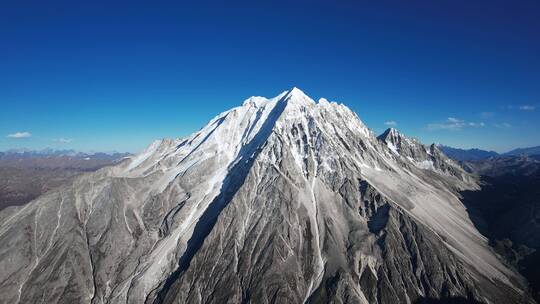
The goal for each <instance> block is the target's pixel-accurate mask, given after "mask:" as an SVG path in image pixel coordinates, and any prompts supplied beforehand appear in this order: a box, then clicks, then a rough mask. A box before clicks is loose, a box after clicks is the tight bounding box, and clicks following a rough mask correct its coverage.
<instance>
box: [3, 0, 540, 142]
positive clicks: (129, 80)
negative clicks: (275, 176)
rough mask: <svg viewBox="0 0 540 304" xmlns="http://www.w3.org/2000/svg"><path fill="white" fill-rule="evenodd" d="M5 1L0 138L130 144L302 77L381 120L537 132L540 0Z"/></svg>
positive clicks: (507, 134) (194, 125)
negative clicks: (370, 1)
mask: <svg viewBox="0 0 540 304" xmlns="http://www.w3.org/2000/svg"><path fill="white" fill-rule="evenodd" d="M11 2H12V3H3V4H2V9H1V10H0V150H6V149H10V148H20V147H26V148H31V149H39V148H44V147H53V148H62V149H63V148H73V149H77V150H83V151H87V150H106V151H109V150H118V151H131V152H135V151H138V150H141V149H143V148H144V147H145V146H146V145H147V144H149V143H150V142H151V141H152V140H153V139H155V138H163V137H181V136H185V135H188V134H190V133H192V132H193V131H196V130H197V129H199V128H200V127H202V126H203V125H204V124H205V123H206V122H207V121H208V120H210V119H211V118H212V117H214V116H215V115H216V114H218V113H220V112H222V111H224V110H227V109H229V108H231V107H233V106H236V105H239V104H241V102H242V101H243V100H244V99H245V98H247V97H249V96H251V95H262V96H269V97H271V96H275V95H277V94H278V93H280V92H281V91H284V90H286V89H288V88H290V87H292V86H297V87H299V88H300V89H302V90H303V91H304V92H306V93H307V94H308V95H310V96H311V97H313V98H314V99H318V98H320V97H325V98H327V99H330V100H335V101H338V102H342V103H344V104H346V105H348V106H349V107H350V108H352V109H353V110H354V111H355V112H357V113H358V115H359V116H360V117H361V118H362V119H363V120H364V122H365V123H366V124H367V125H368V126H369V127H370V128H372V129H373V130H374V131H375V132H382V131H384V129H385V128H386V127H387V126H388V125H394V126H395V127H396V128H398V129H400V130H401V131H403V132H404V133H406V134H408V135H411V136H415V137H418V138H419V139H421V140H422V141H423V142H425V143H431V142H440V143H444V144H448V145H452V146H456V147H480V148H485V149H494V150H497V151H506V150H509V149H512V148H514V147H524V146H534V145H540V132H539V130H540V114H539V112H540V56H539V54H540V2H538V1H377V2H378V4H373V3H371V4H370V3H367V2H362V1H350V2H347V1H286V2H280V1H249V2H247V1H246V2H227V5H224V4H219V3H217V2H208V1H197V3H196V4H187V3H179V2H178V1H177V2H175V3H173V2H164V1H152V2H148V1H146V2H124V3H122V2H115V3H113V4H112V3H110V1H109V3H107V2H97V1H96V2H94V1H86V2H81V3H75V2H77V1H66V2H58V1H36V2H29V1H11ZM385 123H386V124H385Z"/></svg>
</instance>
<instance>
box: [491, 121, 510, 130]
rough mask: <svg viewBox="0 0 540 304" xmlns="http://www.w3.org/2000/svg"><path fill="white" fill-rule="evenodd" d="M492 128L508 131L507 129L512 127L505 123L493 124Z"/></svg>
mask: <svg viewBox="0 0 540 304" xmlns="http://www.w3.org/2000/svg"><path fill="white" fill-rule="evenodd" d="M494 126H495V127H496V128H500V129H508V128H511V127H512V125H511V124H509V123H507V122H503V123H496V124H494Z"/></svg>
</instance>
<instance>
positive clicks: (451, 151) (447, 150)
mask: <svg viewBox="0 0 540 304" xmlns="http://www.w3.org/2000/svg"><path fill="white" fill-rule="evenodd" d="M438 147H439V149H441V150H442V151H443V152H444V154H446V155H447V156H448V157H450V158H452V159H454V160H457V161H475V160H484V159H487V158H490V157H499V156H533V155H540V146H536V147H530V148H518V149H514V150H511V151H508V152H506V153H502V154H500V153H497V152H495V151H486V150H481V149H476V148H475V149H459V148H453V147H449V146H445V145H438Z"/></svg>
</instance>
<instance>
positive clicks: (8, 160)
mask: <svg viewBox="0 0 540 304" xmlns="http://www.w3.org/2000/svg"><path fill="white" fill-rule="evenodd" d="M127 155H129V154H124V153H113V154H106V153H93V154H85V153H76V152H74V151H55V150H42V151H27V150H24V151H22V150H21V151H19V150H17V151H7V152H0V210H2V209H4V208H6V207H9V206H20V205H24V204H26V203H28V202H29V201H31V200H33V199H35V198H36V197H38V196H40V195H41V194H43V193H45V192H47V191H49V190H50V189H53V188H56V187H58V186H60V185H62V184H64V183H66V182H67V181H68V180H69V179H71V178H73V177H74V176H77V175H79V174H81V173H85V172H92V171H96V170H98V169H100V168H102V167H105V166H109V165H114V164H117V163H118V162H120V161H121V160H122V159H123V158H124V157H126V156H127Z"/></svg>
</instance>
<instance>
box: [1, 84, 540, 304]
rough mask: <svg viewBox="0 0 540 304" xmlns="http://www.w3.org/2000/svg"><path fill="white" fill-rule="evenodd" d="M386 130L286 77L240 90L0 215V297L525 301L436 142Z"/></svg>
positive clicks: (464, 176) (468, 184)
mask: <svg viewBox="0 0 540 304" xmlns="http://www.w3.org/2000/svg"><path fill="white" fill-rule="evenodd" d="M394 135H396V134H394ZM396 138H399V140H400V141H401V144H399V145H398V146H396V144H397V143H398V142H397V141H394V140H393V139H392V144H393V145H394V146H395V147H392V146H391V145H390V144H389V142H390V140H391V139H390V137H388V138H386V137H382V138H377V137H375V135H373V134H372V132H371V131H370V130H369V129H368V128H367V127H366V126H365V125H364V124H363V123H362V122H361V121H360V119H359V118H358V117H357V116H356V114H354V113H353V112H351V111H350V110H349V109H348V108H347V107H345V106H343V105H338V104H336V103H330V102H328V101H326V100H324V99H321V100H320V101H319V102H318V103H316V102H314V101H313V100H312V99H311V98H309V97H308V96H306V95H305V94H303V92H301V91H300V90H298V89H296V88H294V89H292V90H289V91H286V92H283V93H282V94H280V95H279V96H277V97H275V98H272V99H266V98H262V97H252V98H250V99H248V100H246V101H245V102H244V104H243V105H242V106H240V107H237V108H234V109H232V110H230V111H227V112H224V113H222V114H220V115H218V116H217V117H216V118H214V119H213V120H211V121H210V122H209V123H208V125H207V126H205V127H204V128H202V129H201V130H200V131H198V132H197V133H195V134H193V135H191V136H189V137H187V138H185V139H177V140H161V141H156V142H154V143H153V144H151V145H150V146H149V147H148V148H147V150H145V151H144V152H142V153H141V154H139V155H137V156H134V157H131V158H130V159H129V160H127V161H125V162H122V163H120V164H118V165H116V166H113V167H106V168H103V169H100V170H98V171H96V172H93V173H88V174H84V175H81V176H79V177H77V178H75V179H73V180H72V181H71V182H70V183H69V184H66V185H64V186H61V187H60V188H58V189H57V190H53V191H50V192H48V193H47V194H45V195H43V196H41V197H40V198H38V199H37V200H35V201H33V202H32V203H30V204H27V205H25V206H24V207H19V208H8V209H5V210H4V211H2V212H0V223H1V224H0V243H1V244H10V245H11V246H6V247H4V249H2V251H1V252H0V269H3V271H2V272H0V298H2V299H3V300H5V301H6V302H13V303H34V302H39V301H44V302H47V303H73V302H76V303H345V302H346V303H417V302H418V303H422V301H431V300H443V301H451V300H452V299H464V300H467V301H478V302H486V303H487V302H489V303H524V302H525V303H526V302H528V301H530V299H528V298H527V295H526V294H525V293H524V292H523V289H524V283H523V280H522V278H521V277H520V276H519V275H518V274H517V273H515V272H514V271H512V270H511V269H509V268H508V267H506V266H505V265H504V264H502V263H501V262H500V261H499V259H498V258H497V256H496V255H495V254H494V253H493V252H492V250H491V249H490V247H489V245H488V242H487V240H486V239H485V238H484V237H483V236H482V235H481V234H480V233H479V232H478V230H477V229H476V228H475V227H474V225H473V222H472V221H471V220H470V218H469V216H468V214H467V211H466V208H465V206H464V205H463V203H462V202H461V201H460V200H459V197H458V195H459V193H458V192H459V191H466V190H477V189H479V187H478V184H477V182H476V180H475V179H474V178H473V177H472V176H471V175H469V174H468V173H466V172H465V171H464V170H463V169H461V167H459V166H458V165H457V164H456V163H454V162H453V161H451V160H449V159H448V158H447V157H446V156H444V154H442V153H441V152H440V151H439V150H438V149H437V148H436V147H434V146H431V147H426V146H423V145H421V144H420V143H417V142H413V141H412V140H411V139H408V138H406V137H405V136H403V135H399V136H398V135H396ZM405 143H407V144H409V145H408V146H407V145H406V144H405Z"/></svg>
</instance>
